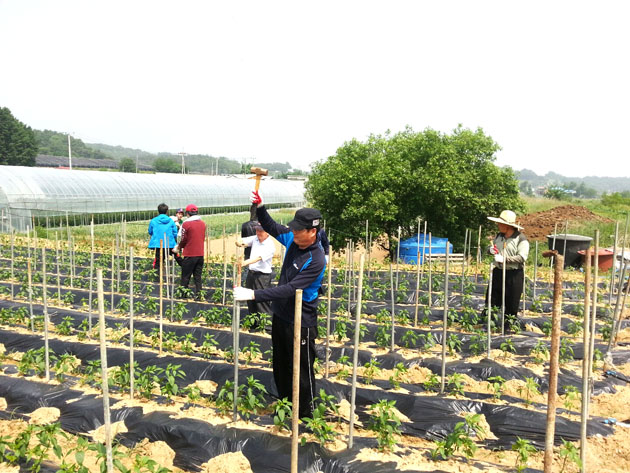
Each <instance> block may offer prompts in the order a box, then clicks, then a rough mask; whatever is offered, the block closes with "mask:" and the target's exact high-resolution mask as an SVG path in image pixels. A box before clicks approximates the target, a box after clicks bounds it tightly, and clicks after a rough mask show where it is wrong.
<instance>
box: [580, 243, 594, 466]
mask: <svg viewBox="0 0 630 473" xmlns="http://www.w3.org/2000/svg"><path fill="white" fill-rule="evenodd" d="M590 304H591V249H590V248H588V249H587V250H586V270H585V272H584V328H583V335H584V337H583V342H582V346H583V350H584V356H583V357H582V411H581V417H580V459H581V460H582V469H581V471H582V473H585V472H586V449H587V440H586V427H587V423H588V395H587V393H588V386H589V380H588V378H589V372H588V367H589V361H588V360H590V359H591V358H592V356H593V355H592V354H591V351H590V338H591V336H590V330H591V327H590V316H591V313H590V308H591V307H590Z"/></svg>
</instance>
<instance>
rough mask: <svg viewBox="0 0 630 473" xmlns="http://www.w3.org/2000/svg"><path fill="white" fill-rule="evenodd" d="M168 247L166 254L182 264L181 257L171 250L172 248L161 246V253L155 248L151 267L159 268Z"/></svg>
mask: <svg viewBox="0 0 630 473" xmlns="http://www.w3.org/2000/svg"><path fill="white" fill-rule="evenodd" d="M167 249H168V254H169V255H171V256H173V258H175V261H177V264H178V265H180V266H181V265H182V261H183V259H182V257H181V256H179V255H178V254H177V253H175V252H174V251H173V248H162V253H161V254H160V249H159V248H155V259H154V260H153V267H154V268H156V269H160V265H161V264H163V263H164V259H165V258H166V251H164V250H167Z"/></svg>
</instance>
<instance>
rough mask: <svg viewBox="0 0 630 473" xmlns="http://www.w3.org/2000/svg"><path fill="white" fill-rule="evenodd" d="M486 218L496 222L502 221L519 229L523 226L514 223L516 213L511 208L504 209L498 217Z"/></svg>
mask: <svg viewBox="0 0 630 473" xmlns="http://www.w3.org/2000/svg"><path fill="white" fill-rule="evenodd" d="M488 220H492V221H493V222H497V223H504V224H505V225H509V226H510V227H514V228H518V229H519V230H522V229H523V227H521V226H520V225H518V224H517V223H516V214H515V213H514V212H512V211H511V210H504V211H503V212H501V215H499V216H498V217H488Z"/></svg>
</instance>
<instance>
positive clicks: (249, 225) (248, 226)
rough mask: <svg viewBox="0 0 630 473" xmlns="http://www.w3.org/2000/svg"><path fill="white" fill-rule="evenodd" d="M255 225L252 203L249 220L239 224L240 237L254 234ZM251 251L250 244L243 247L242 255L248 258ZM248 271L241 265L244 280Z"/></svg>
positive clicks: (247, 268)
mask: <svg viewBox="0 0 630 473" xmlns="http://www.w3.org/2000/svg"><path fill="white" fill-rule="evenodd" d="M256 225H258V220H256V206H255V205H254V204H252V206H251V207H250V208H249V220H248V221H247V222H243V224H242V225H241V238H248V237H252V236H254V235H256V228H255V227H256ZM251 251H252V247H251V246H247V247H245V251H244V253H243V256H244V258H245V259H246V260H248V259H249V257H250V254H251ZM248 272H249V267H248V266H243V271H242V277H243V279H244V280H245V281H247V273H248Z"/></svg>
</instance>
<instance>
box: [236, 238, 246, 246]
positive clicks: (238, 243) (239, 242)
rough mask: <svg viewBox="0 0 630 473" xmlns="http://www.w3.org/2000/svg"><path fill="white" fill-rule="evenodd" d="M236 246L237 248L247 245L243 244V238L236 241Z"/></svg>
mask: <svg viewBox="0 0 630 473" xmlns="http://www.w3.org/2000/svg"><path fill="white" fill-rule="evenodd" d="M234 244H235V245H236V246H245V243H243V239H242V238H237V239H236V241H235V242H234Z"/></svg>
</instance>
